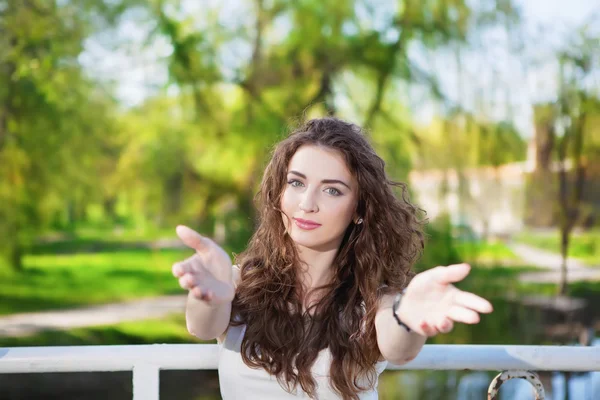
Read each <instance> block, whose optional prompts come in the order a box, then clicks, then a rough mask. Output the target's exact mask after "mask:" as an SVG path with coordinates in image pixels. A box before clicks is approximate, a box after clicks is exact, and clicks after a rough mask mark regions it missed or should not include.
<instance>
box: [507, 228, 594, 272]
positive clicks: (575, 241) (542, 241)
mask: <svg viewBox="0 0 600 400" xmlns="http://www.w3.org/2000/svg"><path fill="white" fill-rule="evenodd" d="M515 240H516V241H517V242H521V243H525V244H528V245H531V246H534V247H538V248H540V249H543V250H548V251H552V252H555V253H560V233H559V232H558V229H556V230H555V231H554V232H552V233H537V232H527V231H526V232H522V233H520V234H519V235H517V236H516V237H515ZM569 257H573V258H577V259H579V260H581V261H584V262H586V263H588V264H591V265H595V266H599V265H600V229H594V230H591V231H587V232H581V233H573V234H572V235H571V242H570V245H569Z"/></svg>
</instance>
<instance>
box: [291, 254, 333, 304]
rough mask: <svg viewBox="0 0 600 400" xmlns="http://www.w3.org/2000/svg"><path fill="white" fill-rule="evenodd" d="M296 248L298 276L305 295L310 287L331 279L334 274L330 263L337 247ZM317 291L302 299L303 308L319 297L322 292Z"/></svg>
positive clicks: (320, 284)
mask: <svg viewBox="0 0 600 400" xmlns="http://www.w3.org/2000/svg"><path fill="white" fill-rule="evenodd" d="M297 249H298V256H299V258H300V270H299V273H298V277H299V281H300V283H301V284H302V293H303V294H304V296H306V295H307V294H308V292H310V291H311V290H312V289H315V288H318V287H320V286H323V285H326V284H328V283H330V282H331V281H332V279H333V274H334V269H333V266H332V265H333V260H334V259H335V256H336V255H337V252H338V249H337V248H333V249H331V250H314V249H310V248H307V247H303V246H298V248H297ZM319 292H320V291H317V292H313V294H312V296H311V298H310V299H308V298H304V299H303V303H304V306H305V308H308V307H309V306H310V304H312V303H314V302H316V301H318V300H319V299H320V298H321V295H323V293H319Z"/></svg>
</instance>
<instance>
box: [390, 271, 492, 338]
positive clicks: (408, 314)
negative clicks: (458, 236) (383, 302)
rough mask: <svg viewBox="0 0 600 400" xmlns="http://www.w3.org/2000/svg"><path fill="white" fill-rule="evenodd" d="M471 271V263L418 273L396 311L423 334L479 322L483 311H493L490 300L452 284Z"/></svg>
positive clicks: (413, 328)
mask: <svg viewBox="0 0 600 400" xmlns="http://www.w3.org/2000/svg"><path fill="white" fill-rule="evenodd" d="M470 270H471V267H470V266H469V265H468V264H455V265H450V266H447V267H435V268H432V269H430V270H427V271H424V272H422V273H420V274H417V275H416V276H415V277H414V278H413V279H412V281H411V282H410V284H409V285H408V287H407V288H406V291H405V294H404V296H403V297H402V301H401V302H400V306H399V307H398V310H396V313H397V315H398V317H399V318H400V320H401V321H402V322H403V323H405V324H406V325H408V326H409V327H410V328H411V329H412V330H413V331H415V332H416V333H418V334H420V335H423V336H435V335H437V334H438V333H448V332H450V331H451V330H452V328H453V327H454V322H463V323H466V324H476V323H478V322H479V314H480V313H486V314H487V313H490V312H492V310H493V308H492V305H491V303H490V302H489V301H487V300H485V299H484V298H482V297H479V296H477V295H475V294H473V293H469V292H465V291H462V290H460V289H458V288H456V287H455V286H454V285H453V283H455V282H459V281H461V280H463V279H464V278H465V277H466V276H467V275H468V274H469V271H470Z"/></svg>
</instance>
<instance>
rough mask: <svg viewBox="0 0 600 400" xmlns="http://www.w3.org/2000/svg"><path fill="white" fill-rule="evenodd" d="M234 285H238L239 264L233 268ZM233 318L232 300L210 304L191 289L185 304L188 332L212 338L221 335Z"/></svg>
mask: <svg viewBox="0 0 600 400" xmlns="http://www.w3.org/2000/svg"><path fill="white" fill-rule="evenodd" d="M231 272H232V278H233V285H234V287H235V286H237V282H238V280H239V277H240V270H239V267H238V266H237V265H234V266H233V267H232V269H231ZM230 318H231V301H228V302H225V303H222V304H218V305H216V306H213V305H210V304H209V303H207V302H206V301H204V300H199V299H198V298H197V297H196V296H194V294H193V293H192V292H191V291H190V292H189V293H188V297H187V304H186V306H185V321H186V325H187V329H188V332H190V333H191V334H192V335H194V336H196V337H197V338H199V339H202V340H212V339H215V338H217V337H219V336H221V335H222V334H223V333H225V331H226V330H227V327H228V326H229V320H230Z"/></svg>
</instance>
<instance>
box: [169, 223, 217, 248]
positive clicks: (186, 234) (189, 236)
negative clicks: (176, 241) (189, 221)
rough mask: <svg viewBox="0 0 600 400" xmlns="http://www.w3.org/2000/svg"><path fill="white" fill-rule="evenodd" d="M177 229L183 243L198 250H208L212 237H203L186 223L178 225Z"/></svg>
mask: <svg viewBox="0 0 600 400" xmlns="http://www.w3.org/2000/svg"><path fill="white" fill-rule="evenodd" d="M175 231H176V232H177V236H179V238H180V239H181V241H182V242H183V244H185V245H186V246H188V247H189V248H192V249H194V250H196V251H202V250H206V249H207V248H208V246H209V245H210V239H208V238H205V237H203V236H202V235H200V234H199V233H198V232H196V231H195V230H193V229H190V228H188V227H187V226H185V225H178V226H177V228H176V229H175Z"/></svg>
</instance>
